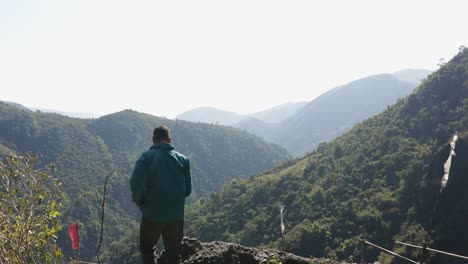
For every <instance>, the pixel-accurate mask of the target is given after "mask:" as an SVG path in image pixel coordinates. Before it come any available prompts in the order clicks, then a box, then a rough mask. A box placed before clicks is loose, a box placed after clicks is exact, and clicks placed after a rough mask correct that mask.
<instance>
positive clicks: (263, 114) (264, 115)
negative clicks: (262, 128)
mask: <svg viewBox="0 0 468 264" xmlns="http://www.w3.org/2000/svg"><path fill="white" fill-rule="evenodd" d="M305 104H306V102H295V103H292V102H289V103H285V104H281V105H278V106H275V107H272V108H269V109H266V110H263V111H260V112H256V113H252V114H246V115H241V114H238V113H234V112H230V111H225V110H221V109H217V108H214V107H198V108H195V109H192V110H189V111H186V112H184V113H182V114H180V115H178V116H177V117H176V119H180V120H185V121H190V122H202V123H208V124H220V125H227V126H233V125H235V124H236V123H239V122H242V121H245V120H248V119H252V118H253V119H259V120H262V121H263V122H267V123H279V122H281V121H283V120H285V119H287V118H288V117H290V116H291V115H293V114H294V113H296V112H297V111H298V110H299V109H301V108H302V107H303V106H304V105H305Z"/></svg>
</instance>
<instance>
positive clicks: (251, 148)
mask: <svg viewBox="0 0 468 264" xmlns="http://www.w3.org/2000/svg"><path fill="white" fill-rule="evenodd" d="M158 124H166V125H168V126H169V127H170V128H171V130H172V137H173V138H174V146H175V147H176V149H177V150H179V151H181V152H183V153H184V154H186V155H188V157H189V158H190V159H191V165H192V173H193V184H194V194H193V196H192V199H196V198H197V197H200V196H203V195H207V194H209V193H211V192H213V191H217V190H219V188H220V187H221V186H222V185H223V184H224V183H226V182H229V181H231V180H232V179H234V178H237V177H248V176H250V175H253V174H255V173H258V172H259V171H262V170H265V169H269V168H271V167H272V166H274V165H275V164H278V163H279V162H281V161H283V160H285V159H287V158H288V154H287V152H286V151H285V150H283V149H281V148H279V147H277V146H273V145H271V144H267V143H266V142H264V141H263V140H262V139H260V138H258V137H256V136H253V135H250V134H248V133H246V132H242V131H240V130H238V129H234V128H230V127H223V126H216V125H208V124H195V123H190V122H185V121H173V120H168V119H162V118H158V117H154V116H151V115H147V114H142V113H138V112H135V111H129V110H126V111H122V112H119V113H115V114H111V115H107V116H104V117H101V118H98V119H92V120H91V119H89V120H85V119H75V118H68V117H65V116H61V115H58V114H46V113H41V112H32V111H29V110H26V109H19V108H17V107H13V106H10V105H7V104H3V103H0V154H3V155H7V154H8V153H9V152H16V153H18V154H21V153H25V152H32V153H39V154H41V160H42V162H43V163H44V164H47V163H50V162H55V161H57V160H60V164H59V165H58V166H57V176H58V177H59V178H60V179H61V181H62V182H63V188H64V190H65V192H66V194H67V199H66V200H65V201H64V204H65V208H66V211H65V214H64V217H63V219H62V221H63V223H65V224H66V225H67V224H70V223H72V222H75V221H79V222H80V223H81V225H80V226H81V227H80V228H81V230H80V237H81V238H82V249H81V256H82V258H84V259H86V258H88V259H89V258H90V256H92V255H93V254H94V250H95V248H96V247H95V245H96V243H97V241H98V237H97V236H98V234H99V232H98V231H99V229H98V226H99V224H98V217H97V215H98V203H97V201H95V199H94V198H93V197H94V193H95V192H96V190H97V188H101V186H102V184H103V177H104V176H105V175H107V174H108V173H109V172H111V171H112V169H113V168H115V169H116V173H115V174H114V175H113V176H112V177H111V181H110V186H108V189H109V191H110V193H111V196H110V197H109V198H108V203H107V207H106V230H105V232H106V237H105V238H106V241H105V244H107V243H108V242H110V241H112V240H115V239H116V238H118V237H120V236H121V235H122V234H123V232H124V231H125V230H126V229H128V226H130V225H132V224H133V223H135V221H136V219H137V218H138V217H137V216H138V212H137V208H136V206H134V205H133V204H132V202H131V199H130V191H129V186H128V179H129V177H130V173H131V171H132V169H133V165H134V162H135V160H136V159H137V157H138V155H140V154H141V153H142V152H143V151H144V150H146V149H148V148H149V147H150V146H151V135H152V134H151V133H152V130H153V129H154V127H155V126H156V125H158ZM60 243H61V245H62V247H63V248H64V249H67V250H68V248H69V246H68V245H67V244H68V239H67V237H66V235H65V233H64V234H62V236H61V240H60Z"/></svg>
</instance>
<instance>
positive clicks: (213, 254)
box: [158, 238, 339, 264]
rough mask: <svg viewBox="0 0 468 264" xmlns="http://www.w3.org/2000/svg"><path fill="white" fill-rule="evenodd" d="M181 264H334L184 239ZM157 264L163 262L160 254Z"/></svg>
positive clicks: (219, 243) (220, 243) (248, 248)
mask: <svg viewBox="0 0 468 264" xmlns="http://www.w3.org/2000/svg"><path fill="white" fill-rule="evenodd" d="M181 247H182V248H181V255H182V263H183V264H279V263H281V264H335V263H339V262H336V261H333V260H328V259H308V258H303V257H299V256H296V255H293V254H290V253H286V252H283V251H278V250H271V249H257V248H251V247H244V246H241V245H238V244H232V243H227V242H221V241H213V242H207V243H203V242H200V241H198V240H196V239H192V238H184V240H183V241H182V245H181ZM158 263H159V264H161V263H166V262H165V254H164V252H163V253H162V255H161V257H160V258H159V259H158Z"/></svg>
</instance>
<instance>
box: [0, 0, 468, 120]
mask: <svg viewBox="0 0 468 264" xmlns="http://www.w3.org/2000/svg"><path fill="white" fill-rule="evenodd" d="M467 10H468V1H466V0H459V1H454V0H444V1H428V0H425V1H416V0H405V1H400V0H398V1H396V0H392V1H380V0H369V1H360V0H353V1H349V0H342V1H330V0H327V1H313V0H308V1H294V0H289V1H275V0H265V1H257V0H246V1H244V0H236V1H225V0H213V1H204V0H201V1H198V0H188V1H175V0H170V1H155V0H151V1H137V0H131V1H130V0H126V1H117V0H109V1H106V0H75V1H72V0H70V1H68V0H56V1H39V0H29V1H26V0H24V1H22V0H0V100H7V101H15V102H19V103H22V104H24V105H26V106H30V107H42V108H54V109H60V110H63V111H70V112H92V113H97V114H106V113H111V112H116V111H120V110H123V109H128V108H131V109H134V110H138V111H142V112H146V113H150V114H154V115H159V116H167V117H174V116H176V115H177V114H180V113H182V112H184V111H186V110H189V109H191V108H194V107H198V106H212V107H217V108H221V109H225V110H230V111H235V112H239V113H250V112H255V111H258V110H262V109H265V108H268V107H271V106H274V105H278V104H281V103H285V102H289V101H310V100H312V99H314V98H315V97H317V96H318V95H320V94H321V93H323V92H324V91H326V90H328V89H331V88H333V87H335V86H337V85H341V84H345V83H347V82H350V81H353V80H355V79H358V78H361V77H364V76H367V75H372V74H376V73H384V72H387V73H388V72H390V73H391V72H394V71H397V70H399V69H403V68H425V69H431V70H433V69H436V68H437V63H438V61H439V59H440V58H446V59H449V58H451V57H452V56H453V55H455V54H456V52H457V50H458V48H459V47H460V46H461V45H464V46H468V34H467V26H468V15H467Z"/></svg>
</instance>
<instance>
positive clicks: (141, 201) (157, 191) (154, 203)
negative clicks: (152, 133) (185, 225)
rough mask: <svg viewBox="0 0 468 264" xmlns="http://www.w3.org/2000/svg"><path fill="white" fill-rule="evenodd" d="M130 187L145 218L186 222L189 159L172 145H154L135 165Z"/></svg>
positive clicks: (190, 190)
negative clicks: (185, 209)
mask: <svg viewBox="0 0 468 264" xmlns="http://www.w3.org/2000/svg"><path fill="white" fill-rule="evenodd" d="M130 187H131V190H132V199H133V202H135V203H136V204H137V205H138V207H139V208H140V211H141V212H142V213H143V218H145V219H148V220H151V221H174V220H183V219H184V206H185V197H187V196H189V195H190V193H191V192H192V175H191V173H190V163H189V159H188V158H186V157H185V156H184V155H182V154H180V153H178V152H177V151H175V150H174V147H173V146H172V145H171V144H168V143H161V144H155V145H153V146H152V147H151V148H150V149H149V150H148V151H145V152H144V153H143V154H142V155H141V156H140V158H139V159H138V160H137V161H136V164H135V168H134V169H133V173H132V177H131V179H130Z"/></svg>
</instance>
